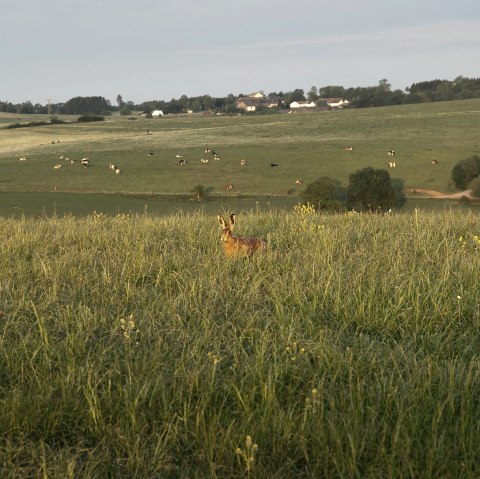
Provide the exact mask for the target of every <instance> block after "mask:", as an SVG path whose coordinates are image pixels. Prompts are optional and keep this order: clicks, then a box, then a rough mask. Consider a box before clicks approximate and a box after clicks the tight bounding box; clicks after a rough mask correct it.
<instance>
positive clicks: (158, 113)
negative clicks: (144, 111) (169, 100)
mask: <svg viewBox="0 0 480 479" xmlns="http://www.w3.org/2000/svg"><path fill="white" fill-rule="evenodd" d="M161 116H163V111H162V110H153V111H152V117H153V118H159V117H161Z"/></svg>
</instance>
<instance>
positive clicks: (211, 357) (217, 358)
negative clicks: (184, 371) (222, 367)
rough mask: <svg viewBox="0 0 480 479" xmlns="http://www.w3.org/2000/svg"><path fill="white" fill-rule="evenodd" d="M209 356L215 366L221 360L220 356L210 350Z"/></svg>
mask: <svg viewBox="0 0 480 479" xmlns="http://www.w3.org/2000/svg"><path fill="white" fill-rule="evenodd" d="M207 356H208V359H210V361H212V363H213V365H214V366H216V365H217V363H218V362H220V358H219V357H218V356H217V355H216V354H214V353H212V352H211V351H209V352H208V354H207Z"/></svg>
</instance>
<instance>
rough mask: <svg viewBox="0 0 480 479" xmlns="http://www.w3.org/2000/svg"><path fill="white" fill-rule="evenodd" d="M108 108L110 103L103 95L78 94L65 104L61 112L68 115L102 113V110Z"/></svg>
mask: <svg viewBox="0 0 480 479" xmlns="http://www.w3.org/2000/svg"><path fill="white" fill-rule="evenodd" d="M108 108H109V106H108V103H107V101H106V100H105V98H104V97H102V96H86V97H82V96H77V97H75V98H71V99H70V100H68V101H67V102H66V103H65V104H64V105H63V107H62V111H61V113H66V114H67V115H84V114H85V113H93V114H95V115H100V113H101V112H102V111H104V110H108Z"/></svg>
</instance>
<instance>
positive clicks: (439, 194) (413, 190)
mask: <svg viewBox="0 0 480 479" xmlns="http://www.w3.org/2000/svg"><path fill="white" fill-rule="evenodd" d="M405 193H407V194H408V193H422V194H425V195H427V196H431V197H432V198H438V199H455V198H462V197H464V196H466V197H467V198H472V192H471V191H470V190H465V191H460V192H459V193H453V194H451V195H447V194H446V193H442V192H441V191H435V190H426V189H424V188H405Z"/></svg>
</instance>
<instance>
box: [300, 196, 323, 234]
mask: <svg viewBox="0 0 480 479" xmlns="http://www.w3.org/2000/svg"><path fill="white" fill-rule="evenodd" d="M293 212H294V213H295V214H296V215H298V216H299V217H300V223H299V225H298V226H299V230H300V232H303V233H308V234H313V233H319V232H321V231H323V230H324V229H325V225H323V224H319V223H318V215H317V213H316V210H315V208H314V207H313V206H312V205H311V204H310V203H307V204H304V205H300V204H298V205H295V206H294V207H293Z"/></svg>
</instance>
